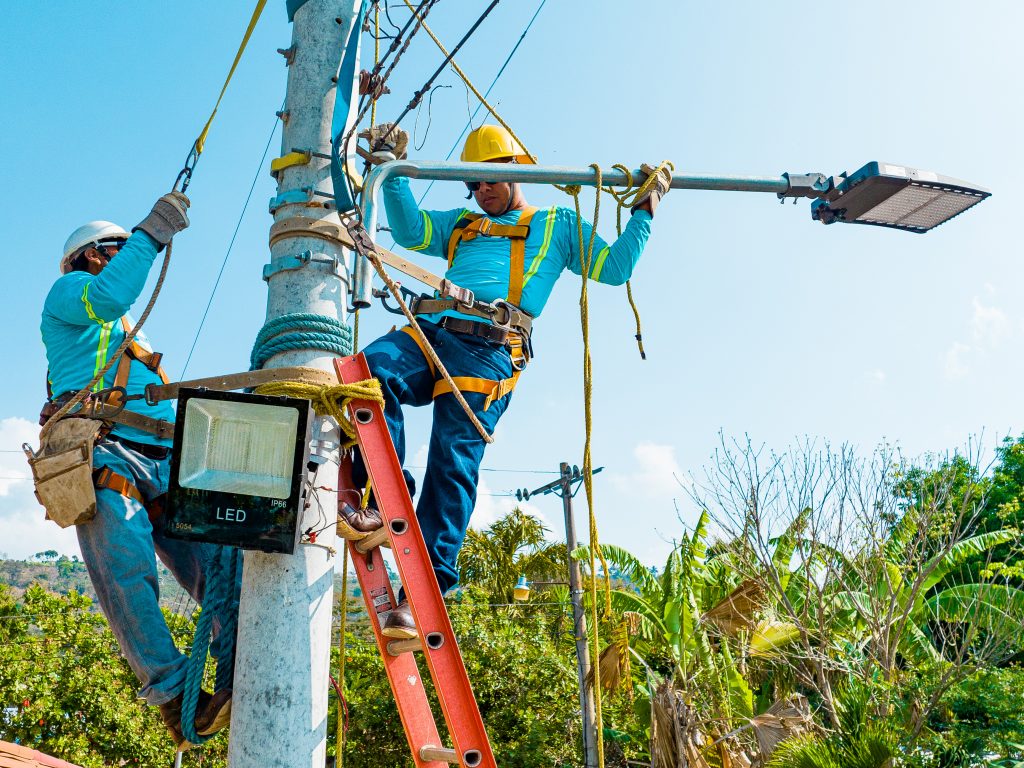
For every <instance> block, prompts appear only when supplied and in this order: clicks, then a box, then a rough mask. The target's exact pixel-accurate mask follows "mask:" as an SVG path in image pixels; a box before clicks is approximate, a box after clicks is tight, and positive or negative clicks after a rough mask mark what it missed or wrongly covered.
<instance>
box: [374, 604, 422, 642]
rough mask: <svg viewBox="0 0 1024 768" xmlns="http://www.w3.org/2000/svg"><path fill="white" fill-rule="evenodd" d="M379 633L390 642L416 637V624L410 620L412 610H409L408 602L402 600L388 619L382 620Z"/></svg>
mask: <svg viewBox="0 0 1024 768" xmlns="http://www.w3.org/2000/svg"><path fill="white" fill-rule="evenodd" d="M380 633H381V634H382V635H384V637H390V638H391V639H392V640H411V639H413V638H414V637H417V636H418V633H417V632H416V622H415V621H413V618H412V610H411V609H410V608H409V601H408V600H403V601H402V602H400V603H399V604H398V605H397V606H395V608H394V610H392V611H391V612H390V613H389V614H388V617H387V618H386V619H385V620H384V626H383V627H381V630H380Z"/></svg>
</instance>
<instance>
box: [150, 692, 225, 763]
mask: <svg viewBox="0 0 1024 768" xmlns="http://www.w3.org/2000/svg"><path fill="white" fill-rule="evenodd" d="M184 697H185V694H184V693H179V694H178V695H177V696H175V697H174V698H173V699H171V700H170V701H168V702H165V703H163V704H161V705H160V718H161V719H162V720H163V721H164V725H166V726H167V732H168V733H169V734H170V736H171V739H173V741H174V745H175V746H176V747H177V748H178V751H179V752H184V751H185V750H187V749H189V748H191V747H193V746H195V745H194V744H192V743H191V742H190V741H188V740H187V739H186V738H185V734H184V732H183V731H182V729H181V706H182V703H183V701H184ZM230 720H231V691H230V690H224V691H217V692H216V693H214V694H209V693H207V692H206V691H200V692H199V701H198V702H197V703H196V723H195V725H196V733H197V734H198V735H200V736H212V735H213V734H215V733H217V731H219V730H221V729H222V728H224V727H225V726H226V725H227V724H228V723H229V722H230Z"/></svg>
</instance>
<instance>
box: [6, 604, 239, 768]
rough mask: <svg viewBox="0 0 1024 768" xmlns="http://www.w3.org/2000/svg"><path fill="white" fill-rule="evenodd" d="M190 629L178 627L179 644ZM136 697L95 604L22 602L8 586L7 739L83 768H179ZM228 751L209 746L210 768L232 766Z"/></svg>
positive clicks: (153, 714) (152, 714)
mask: <svg viewBox="0 0 1024 768" xmlns="http://www.w3.org/2000/svg"><path fill="white" fill-rule="evenodd" d="M191 628H192V625H191V622H189V621H184V620H180V621H178V622H177V623H176V625H175V629H176V631H177V632H178V634H179V640H180V641H182V642H184V639H185V637H184V636H185V635H189V634H190V633H191ZM137 690H138V681H137V680H136V679H135V675H134V674H133V673H132V671H131V669H130V668H129V667H128V664H127V662H125V660H124V659H123V657H122V656H121V654H120V652H119V650H118V647H117V642H116V640H115V639H114V636H113V635H112V634H111V632H110V630H109V629H108V627H107V624H106V621H105V620H104V618H103V617H102V615H100V614H98V613H96V612H95V611H94V610H92V604H91V602H90V601H89V599H88V598H86V597H83V596H82V595H80V594H78V593H76V592H70V593H68V594H67V595H56V594H53V593H50V592H47V591H45V590H44V589H42V588H41V587H39V586H31V587H30V588H29V589H28V590H27V591H26V592H25V594H24V595H23V596H22V598H21V599H20V600H17V601H16V600H14V599H13V597H12V596H11V594H10V592H9V590H7V588H6V587H4V586H2V585H0V713H2V714H0V738H2V739H4V740H7V741H15V742H17V743H20V744H23V745H25V746H28V747H31V748H33V749H38V750H40V751H42V752H44V753H46V754H51V755H54V756H56V757H60V758H62V759H64V760H68V761H69V762H73V763H76V764H78V765H82V766H84V768H101V766H108V765H126V766H159V765H170V764H171V762H172V761H173V755H174V745H173V743H172V742H171V740H170V739H169V738H168V736H167V733H166V730H165V729H164V726H163V724H162V723H161V722H160V719H159V715H158V713H157V711H156V709H155V708H153V707H148V706H146V704H145V703H144V702H142V701H141V700H140V699H138V698H137ZM225 743H226V742H225V740H224V739H223V738H219V739H216V740H214V741H211V742H210V744H209V745H208V746H207V747H204V748H203V750H202V759H203V765H204V766H207V767H208V768H216V766H223V765H224V751H225ZM199 757H200V756H199V754H198V753H196V754H195V755H192V753H190V757H186V765H189V764H195V762H196V761H197V760H198V759H199Z"/></svg>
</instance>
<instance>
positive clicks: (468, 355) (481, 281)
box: [338, 123, 672, 638]
mask: <svg viewBox="0 0 1024 768" xmlns="http://www.w3.org/2000/svg"><path fill="white" fill-rule="evenodd" d="M363 137H364V138H367V139H368V140H369V142H370V148H371V150H374V151H377V152H381V151H386V152H390V153H391V154H392V155H393V156H394V157H398V158H401V157H403V156H404V152H405V147H406V146H407V145H408V135H407V134H406V132H405V131H403V130H401V129H400V128H397V127H395V126H393V125H391V124H388V123H384V124H381V125H378V126H375V127H374V128H373V129H371V130H370V131H368V132H366V133H364V134H363ZM462 160H463V161H464V162H472V163H483V162H488V163H533V162H534V159H533V158H532V157H531V156H530V155H529V154H528V153H527V152H526V150H525V149H523V147H522V146H521V145H520V143H519V142H518V141H517V140H516V139H515V137H514V136H512V134H511V133H510V132H509V131H508V130H507V129H506V128H504V127H502V126H496V125H484V126H482V127H480V128H477V129H476V130H474V131H472V132H471V133H470V134H469V136H467V138H466V143H465V146H464V148H463V150H462ZM642 170H644V171H645V172H646V173H647V174H648V176H652V175H653V176H654V179H653V180H652V184H651V185H650V186H649V187H648V191H647V192H646V193H645V194H642V195H641V196H640V197H639V198H638V199H637V200H636V201H635V204H634V206H633V208H632V212H631V214H632V215H631V216H630V218H629V221H628V223H627V224H626V226H625V228H624V229H623V232H622V235H621V236H620V237H619V238H618V239H617V240H616V241H615V242H614V243H606V242H605V241H604V240H602V239H601V238H600V237H599V236H595V237H594V239H593V262H592V264H591V266H590V270H589V274H588V278H589V279H591V280H594V281H596V282H599V283H607V284H610V285H621V284H622V283H624V282H626V280H628V279H629V277H630V275H631V274H632V273H633V268H634V267H635V266H636V263H637V261H638V260H639V258H640V254H641V253H642V252H643V249H644V245H645V243H646V242H647V238H648V237H649V236H650V232H651V220H652V218H653V215H654V210H655V208H656V206H657V205H658V202H659V200H660V199H661V198H662V197H663V196H664V195H665V194H667V192H668V190H669V186H670V184H671V180H672V176H671V172H670V170H669V168H668V166H667V164H663V165H661V166H659V167H658V168H657V169H655V168H654V167H651V166H643V168H642ZM466 186H467V187H468V189H469V196H470V197H472V198H473V199H474V200H475V202H476V204H477V205H478V206H479V207H480V209H481V210H482V211H483V213H482V214H480V213H473V212H470V211H469V210H468V209H466V208H456V209H453V210H448V211H426V210H420V208H419V206H418V205H417V203H416V199H415V197H414V196H413V194H412V192H411V191H410V189H409V180H408V179H407V178H405V177H404V176H393V177H391V178H389V179H388V180H387V181H386V182H385V183H384V187H383V197H384V206H385V209H386V210H387V215H388V224H389V225H390V226H391V233H392V235H393V236H394V238H395V241H396V242H397V243H398V244H399V245H401V246H403V247H405V248H408V249H409V250H411V251H416V252H421V253H423V254H426V255H429V256H434V257H437V258H441V259H447V262H448V269H447V271H446V272H445V274H444V276H445V278H447V280H449V281H451V283H453V284H454V285H456V286H458V287H459V288H462V289H468V290H470V291H472V292H473V294H474V295H475V298H476V299H477V300H478V301H479V302H483V303H484V309H485V310H487V311H481V310H478V309H476V308H470V307H467V306H465V304H460V303H459V302H457V301H455V300H454V299H453V298H452V297H450V296H448V297H446V296H433V297H429V296H428V297H423V298H421V299H419V300H417V301H415V302H414V307H413V308H412V311H413V312H414V313H415V314H416V315H418V316H419V317H418V318H417V319H418V323H419V325H420V327H421V328H422V329H423V332H424V335H425V336H426V338H427V341H428V343H430V345H431V346H432V347H433V348H434V351H435V352H436V353H437V354H438V356H439V357H440V359H441V362H442V363H443V364H444V366H445V368H446V369H447V370H448V372H449V373H450V374H451V375H452V376H453V377H454V379H455V381H456V384H457V385H458V388H459V390H460V391H461V392H462V394H463V396H464V397H465V399H466V401H467V402H468V403H469V405H470V407H471V408H472V409H473V411H474V413H475V415H476V417H477V419H478V420H479V421H480V423H481V424H482V425H483V427H484V428H485V429H486V430H487V432H488V433H491V434H493V432H494V428H495V426H496V424H497V423H498V419H499V418H501V416H502V414H503V413H504V412H505V410H506V409H507V408H508V405H509V402H510V401H511V399H512V390H513V388H514V387H515V385H516V382H517V381H518V378H519V375H520V373H521V372H522V371H523V369H524V368H525V367H526V364H527V362H528V361H529V358H530V356H531V355H532V351H533V348H532V343H531V331H532V326H533V321H534V319H535V318H537V317H538V316H539V315H540V313H541V311H542V310H543V309H544V305H545V303H546V302H547V300H548V297H549V296H550V295H551V291H552V289H553V288H554V285H555V282H556V281H557V280H558V278H559V277H560V276H561V275H562V274H563V273H564V272H565V271H566V270H568V271H570V272H574V273H575V274H577V275H581V274H582V271H583V265H582V264H581V263H580V255H579V237H580V235H579V233H580V227H582V237H583V243H584V245H585V246H586V244H588V243H589V242H590V238H591V233H592V231H593V228H592V227H591V225H590V224H589V223H588V222H586V221H580V219H579V218H578V217H577V215H576V212H575V211H573V210H571V209H569V208H564V207H557V206H554V207H551V208H544V209H538V208H533V207H531V206H529V205H528V204H527V202H526V198H525V196H524V194H523V190H522V187H521V186H520V185H519V184H516V183H510V182H487V181H480V182H469V183H467V184H466ZM488 305H489V306H488ZM492 310H493V311H492ZM421 343H422V342H421V339H420V338H419V336H418V335H417V334H415V333H414V332H413V331H412V329H411V328H409V327H405V328H401V329H399V330H396V331H393V332H391V333H389V334H387V335H385V336H383V337H381V338H380V339H378V340H377V341H375V342H373V343H372V344H370V345H369V346H368V347H367V348H366V349H365V350H364V354H365V355H366V360H367V363H368V365H369V368H370V372H371V373H372V374H373V375H374V377H375V378H377V379H378V380H380V382H381V388H382V390H383V394H384V400H385V405H384V415H385V417H386V418H387V422H388V428H389V430H390V432H391V438H392V441H393V442H394V444H395V448H396V450H397V452H398V458H399V460H401V461H403V462H404V459H405V445H406V441H405V430H404V422H403V416H402V406H403V405H412V406H423V405H428V404H433V408H434V418H433V426H432V430H431V435H430V444H429V452H428V456H427V467H426V472H425V474H424V480H423V489H422V493H421V494H420V498H419V502H418V504H417V506H416V517H417V519H418V520H419V524H420V528H421V529H422V531H423V538H424V541H425V542H426V545H427V549H428V551H429V552H430V556H431V562H432V564H433V566H434V574H435V575H436V577H437V582H438V585H439V587H440V589H441V592H442V593H444V592H446V591H448V590H449V589H451V588H452V587H454V586H455V585H456V584H457V583H458V578H459V577H458V563H457V557H458V553H459V549H460V548H461V546H462V542H463V539H464V538H465V535H466V529H467V527H468V526H469V518H470V516H471V515H472V513H473V507H474V506H475V504H476V495H477V483H478V479H479V468H480V463H481V461H482V460H483V454H484V448H485V446H486V443H485V441H484V439H483V438H482V437H481V435H480V434H479V432H478V431H477V429H476V427H475V426H474V425H473V423H472V422H471V421H470V420H469V418H468V417H467V415H466V414H465V412H464V411H463V410H462V407H461V406H460V405H459V403H458V402H457V400H456V399H455V396H454V395H453V394H452V391H451V388H450V386H449V385H448V384H447V382H446V381H444V379H443V378H441V377H440V374H439V373H438V372H437V371H436V370H434V365H433V363H432V362H431V360H430V358H429V356H428V355H427V352H426V350H425V349H423V348H422V347H421V346H420V345H421ZM353 480H354V481H355V482H356V483H357V484H362V483H364V482H365V481H366V472H365V468H364V467H363V466H362V463H361V461H358V460H357V461H356V462H355V464H354V466H353ZM406 482H407V484H408V485H409V488H410V492H411V493H412V492H414V491H415V485H414V483H413V482H412V476H411V475H409V474H408V473H406ZM381 525H382V521H381V517H380V514H379V513H378V511H377V510H375V509H373V507H372V505H370V506H368V507H366V508H362V509H360V507H359V503H358V501H357V500H355V499H354V498H353V499H348V498H347V497H339V523H338V531H339V533H340V534H341V535H343V536H346V537H348V538H360V537H363V536H365V535H366V534H367V533H369V532H371V531H373V530H375V529H377V528H380V527H381ZM383 632H384V634H385V635H386V636H388V637H394V638H407V637H415V636H416V627H415V625H414V623H413V617H412V613H411V611H410V609H409V606H408V603H407V602H406V601H405V600H404V599H401V597H400V602H399V605H398V606H397V607H396V608H395V610H393V611H391V612H390V613H389V615H388V617H387V619H386V620H385V622H384V626H383Z"/></svg>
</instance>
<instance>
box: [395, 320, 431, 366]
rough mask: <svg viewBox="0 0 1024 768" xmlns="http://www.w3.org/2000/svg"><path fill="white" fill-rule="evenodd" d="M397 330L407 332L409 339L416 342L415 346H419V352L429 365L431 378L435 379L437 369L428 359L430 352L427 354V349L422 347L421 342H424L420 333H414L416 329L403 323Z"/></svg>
mask: <svg viewBox="0 0 1024 768" xmlns="http://www.w3.org/2000/svg"><path fill="white" fill-rule="evenodd" d="M398 330H400V331H401V332H402V333H406V334H408V335H409V337H410V338H411V339H412V340H413V341H415V342H416V346H417V347H419V348H420V352H422V353H423V357H424V359H425V360H426V361H427V365H429V366H430V375H431V376H432V377H433V378H435V379H436V378H437V369H436V368H434V361H433V360H431V359H430V354H429V353H428V352H427V350H426V349H424V347H423V344H424V342H423V339H421V338H420V335H419V334H418V333H416V331H414V330H413V329H412V326H411V325H403V326H402V327H401V328H399V329H398Z"/></svg>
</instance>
